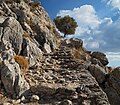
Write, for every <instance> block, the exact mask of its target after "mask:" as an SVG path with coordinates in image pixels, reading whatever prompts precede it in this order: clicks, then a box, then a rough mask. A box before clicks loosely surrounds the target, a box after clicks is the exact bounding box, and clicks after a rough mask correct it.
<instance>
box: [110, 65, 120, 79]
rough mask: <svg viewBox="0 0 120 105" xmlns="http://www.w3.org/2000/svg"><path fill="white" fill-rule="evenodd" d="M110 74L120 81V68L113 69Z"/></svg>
mask: <svg viewBox="0 0 120 105" xmlns="http://www.w3.org/2000/svg"><path fill="white" fill-rule="evenodd" d="M110 74H111V75H112V76H114V77H115V78H117V79H119V80H120V67H117V68H115V69H113V70H112V72H110Z"/></svg>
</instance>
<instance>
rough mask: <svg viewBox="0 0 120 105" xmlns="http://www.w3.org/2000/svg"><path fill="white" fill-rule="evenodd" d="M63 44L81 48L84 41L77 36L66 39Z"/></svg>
mask: <svg viewBox="0 0 120 105" xmlns="http://www.w3.org/2000/svg"><path fill="white" fill-rule="evenodd" d="M61 45H62V46H68V47H71V48H73V47H74V48H81V47H82V46H83V41H82V40H81V39H77V38H71V39H66V40H64V41H62V43H61Z"/></svg>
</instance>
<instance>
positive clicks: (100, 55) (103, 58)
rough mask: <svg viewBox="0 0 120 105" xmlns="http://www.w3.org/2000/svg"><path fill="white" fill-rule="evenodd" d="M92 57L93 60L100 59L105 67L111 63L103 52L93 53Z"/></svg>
mask: <svg viewBox="0 0 120 105" xmlns="http://www.w3.org/2000/svg"><path fill="white" fill-rule="evenodd" d="M91 56H92V57H93V58H96V59H98V60H99V61H100V62H101V63H102V64H103V65H104V66H106V65H107V64H108V63H109V62H108V59H107V58H106V55H105V54H104V53H102V52H93V53H92V54H91Z"/></svg>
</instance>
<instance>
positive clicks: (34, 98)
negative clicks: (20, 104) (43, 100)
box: [30, 95, 40, 102]
mask: <svg viewBox="0 0 120 105" xmlns="http://www.w3.org/2000/svg"><path fill="white" fill-rule="evenodd" d="M39 99H40V98H39V96H37V95H32V96H31V99H30V101H31V102H36V101H39Z"/></svg>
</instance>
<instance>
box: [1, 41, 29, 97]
mask: <svg viewBox="0 0 120 105" xmlns="http://www.w3.org/2000/svg"><path fill="white" fill-rule="evenodd" d="M5 46H7V43H6V44H5ZM9 47H10V46H9ZM14 54H15V53H14V52H13V51H12V50H11V47H10V49H7V50H4V51H2V53H1V58H2V60H3V61H2V63H1V64H0V75H1V81H2V83H3V85H4V88H5V90H6V92H7V93H8V94H9V95H11V96H12V97H19V96H21V95H22V94H24V93H25V92H26V91H27V90H28V89H29V85H28V83H27V82H26V80H25V79H24V76H22V75H21V71H20V67H19V65H18V64H17V63H16V62H15V60H14Z"/></svg>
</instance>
